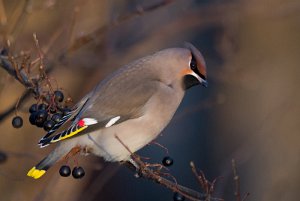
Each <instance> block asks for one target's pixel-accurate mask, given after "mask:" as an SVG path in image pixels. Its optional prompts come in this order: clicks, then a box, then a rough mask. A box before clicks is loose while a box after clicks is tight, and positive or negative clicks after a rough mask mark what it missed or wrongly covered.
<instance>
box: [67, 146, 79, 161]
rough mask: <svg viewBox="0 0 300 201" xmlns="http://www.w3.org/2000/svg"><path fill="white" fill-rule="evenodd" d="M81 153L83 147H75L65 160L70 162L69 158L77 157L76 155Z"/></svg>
mask: <svg viewBox="0 0 300 201" xmlns="http://www.w3.org/2000/svg"><path fill="white" fill-rule="evenodd" d="M80 151H81V147H80V146H76V147H73V148H72V149H71V150H70V151H69V153H67V155H66V156H65V157H64V158H63V159H64V160H69V158H71V157H72V156H75V155H76V154H78V153H79V152H80Z"/></svg>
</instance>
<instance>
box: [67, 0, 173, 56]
mask: <svg viewBox="0 0 300 201" xmlns="http://www.w3.org/2000/svg"><path fill="white" fill-rule="evenodd" d="M172 2H173V0H164V1H161V2H158V3H155V4H152V5H150V6H137V7H136V10H135V11H133V12H131V13H129V14H126V15H122V16H120V17H118V18H117V19H116V20H115V21H114V23H113V24H110V25H104V26H102V27H100V28H98V29H96V30H95V31H93V32H92V33H90V34H86V35H84V36H81V37H78V38H76V39H75V40H74V41H73V43H72V44H71V45H70V46H69V48H68V50H67V53H71V52H74V51H76V50H78V49H79V48H81V47H83V46H84V45H86V44H88V43H90V42H92V41H94V39H95V38H99V36H102V35H103V34H104V33H105V32H107V31H108V30H110V29H112V28H113V27H114V26H116V25H118V24H120V23H124V22H126V21H129V20H131V19H133V18H134V17H137V16H140V15H143V14H145V13H148V12H151V11H154V10H156V9H158V8H161V7H164V6H167V5H169V4H170V3H172Z"/></svg>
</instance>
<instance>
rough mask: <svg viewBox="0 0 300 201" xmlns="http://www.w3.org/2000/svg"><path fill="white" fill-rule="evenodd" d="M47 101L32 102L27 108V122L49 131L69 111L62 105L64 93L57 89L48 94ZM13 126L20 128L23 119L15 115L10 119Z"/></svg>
mask: <svg viewBox="0 0 300 201" xmlns="http://www.w3.org/2000/svg"><path fill="white" fill-rule="evenodd" d="M49 97H50V98H49V99H48V103H47V104H46V102H45V103H41V104H33V105H31V106H30V108H29V113H30V116H29V122H30V123H31V124H32V125H35V126H37V127H39V128H44V130H45V131H50V130H51V129H52V128H53V126H54V125H55V124H56V123H58V122H59V121H60V120H61V118H62V117H63V116H64V115H65V114H66V113H67V112H69V111H70V109H69V108H68V107H65V106H64V105H63V103H62V102H63V100H64V94H63V92H61V91H59V90H57V91H54V93H53V95H52V96H49ZM12 125H13V127H14V128H21V127H22V125H23V119H22V117H20V116H15V117H14V118H13V120H12Z"/></svg>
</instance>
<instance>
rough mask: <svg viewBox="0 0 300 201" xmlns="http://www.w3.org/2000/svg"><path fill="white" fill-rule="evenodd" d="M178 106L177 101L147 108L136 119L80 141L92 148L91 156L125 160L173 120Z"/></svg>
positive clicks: (92, 134) (91, 134) (96, 132)
mask: <svg viewBox="0 0 300 201" xmlns="http://www.w3.org/2000/svg"><path fill="white" fill-rule="evenodd" d="M173 101H174V99H173ZM179 103H180V100H178V101H177V102H173V105H171V104H169V105H165V104H160V105H161V106H160V107H159V106H158V107H153V108H150V109H149V110H148V112H147V113H146V114H145V115H143V116H141V117H139V118H136V119H131V120H127V121H124V122H122V123H120V124H117V125H114V126H112V127H109V128H104V129H101V130H99V131H95V132H93V133H90V134H88V135H85V137H86V138H87V139H86V140H84V141H85V142H88V143H89V144H90V145H91V147H93V150H92V152H93V153H94V154H95V155H98V156H101V157H103V158H104V159H105V160H107V161H124V160H128V159H129V157H130V155H131V153H134V152H136V151H137V150H139V149H141V148H142V147H144V146H145V145H147V144H148V143H150V142H151V141H152V140H153V139H155V138H156V137H157V136H158V135H159V133H160V132H161V131H162V130H163V129H164V128H165V126H166V125H167V124H168V123H169V121H170V120H171V118H172V117H173V115H174V113H175V111H176V109H177V107H178V105H179ZM154 105H157V104H154ZM117 138H119V140H118V139H117ZM120 141H121V142H120ZM126 147H127V148H128V149H129V150H128V149H127V148H126ZM130 152H131V153H130Z"/></svg>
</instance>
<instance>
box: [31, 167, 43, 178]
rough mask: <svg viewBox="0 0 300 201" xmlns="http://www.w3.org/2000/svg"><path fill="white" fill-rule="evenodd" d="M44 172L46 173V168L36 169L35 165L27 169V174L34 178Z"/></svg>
mask: <svg viewBox="0 0 300 201" xmlns="http://www.w3.org/2000/svg"><path fill="white" fill-rule="evenodd" d="M45 173H46V170H38V169H36V168H35V167H33V168H31V169H30V170H29V171H28V173H27V176H28V177H33V178H34V179H38V178H40V177H41V176H43V175H44V174H45Z"/></svg>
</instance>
